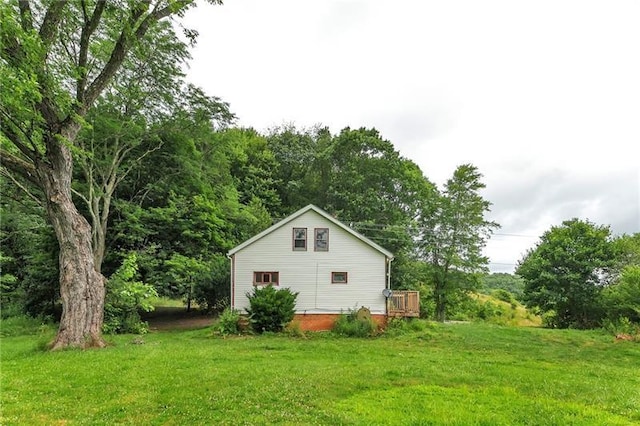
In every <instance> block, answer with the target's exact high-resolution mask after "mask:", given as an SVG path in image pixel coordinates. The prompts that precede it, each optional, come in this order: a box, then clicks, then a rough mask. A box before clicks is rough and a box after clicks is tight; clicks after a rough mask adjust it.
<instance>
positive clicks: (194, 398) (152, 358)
mask: <svg viewBox="0 0 640 426" xmlns="http://www.w3.org/2000/svg"><path fill="white" fill-rule="evenodd" d="M52 336H53V332H52V331H51V332H48V333H47V334H46V335H33V336H19V337H5V338H3V339H2V358H1V359H0V362H1V363H2V364H1V367H2V392H0V404H1V405H2V415H1V416H2V419H1V421H0V422H1V423H2V424H6V425H32V424H33V425H37V424H58V423H64V422H67V423H70V424H119V425H124V424H220V425H225V424H227V425H228V424H232V423H239V422H238V419H241V421H240V423H243V422H244V423H247V424H300V425H310V424H320V425H347V424H348V425H372V424H390V423H395V424H407V425H409V424H414V425H418V424H425V425H426V424H432V425H453V424H458V425H474V424H475V425H479V424H491V425H530V424H532V423H536V422H537V423H542V424H557V425H565V424H566V425H605V424H606V425H632V424H637V423H638V422H640V413H639V412H638V403H637V402H638V401H637V397H638V374H637V372H638V370H639V369H640V345H638V344H636V343H631V342H624V341H620V342H616V343H614V340H613V337H612V336H611V335H609V334H608V333H603V332H602V331H600V330H593V331H577V330H548V329H541V328H531V327H499V326H493V325H487V324H456V325H453V324H447V325H445V324H439V323H428V326H427V328H426V330H424V331H415V332H407V333H406V334H404V335H402V336H393V337H388V338H387V337H382V338H378V339H344V338H341V337H336V336H334V335H333V334H332V333H309V335H308V338H307V339H304V340H301V339H293V338H290V337H288V336H284V335H281V334H279V335H273V334H271V335H269V334H265V335H260V336H251V337H247V338H242V339H222V338H219V337H215V336H212V335H211V331H210V329H201V330H195V331H193V330H192V331H172V332H162V333H155V332H152V333H149V334H147V335H146V336H145V337H144V340H145V342H146V343H145V344H144V345H132V344H131V340H132V337H131V336H109V337H108V339H109V340H110V342H111V343H112V345H111V346H110V347H109V350H107V351H84V352H82V353H79V352H77V351H63V352H59V353H56V354H54V355H51V354H49V355H46V356H45V355H43V353H42V351H41V349H40V348H39V345H40V342H42V341H46V340H47V339H50V338H51V337H52ZM61 366H64V367H65V369H64V370H62V369H61ZM168 369H169V370H170V371H171V372H173V373H174V376H176V375H178V373H179V377H180V385H179V386H177V385H176V380H173V379H170V378H168ZM204 377H206V378H208V380H203V378H204ZM174 378H175V377H174ZM62 380H64V382H62ZM213 382H215V386H214V385H213V384H212V383H213ZM43 394H46V395H47V397H46V398H43V397H42V395H43ZM123 401H126V404H123ZM390 413H393V416H392V417H390Z"/></svg>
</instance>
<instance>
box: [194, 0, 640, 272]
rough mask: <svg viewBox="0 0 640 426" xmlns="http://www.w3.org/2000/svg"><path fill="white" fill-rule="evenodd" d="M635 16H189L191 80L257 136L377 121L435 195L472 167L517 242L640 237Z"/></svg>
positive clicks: (546, 9)
mask: <svg viewBox="0 0 640 426" xmlns="http://www.w3.org/2000/svg"><path fill="white" fill-rule="evenodd" d="M639 19H640V2H636V1H633V0H628V1H616V2H608V1H604V0H598V1H582V0H571V1H569V0H560V1H550V0H547V1H538V2H514V1H507V0H503V1H485V2H477V1H471V0H465V1H463V0H457V1H456V0H453V1H447V2H440V1H422V2H417V1H413V0H398V1H394V2H388V1H381V0H370V1H364V0H362V1H340V0H322V1H320V0H315V1H311V0H310V1H305V2H300V1H294V0H286V1H285V0H273V1H269V2H264V1H257V0H245V1H242V2H237V1H236V2H231V1H229V2H227V3H226V4H225V5H224V6H215V7H211V6H201V7H199V8H197V9H195V11H193V12H191V13H189V15H188V17H187V26H190V27H194V28H196V29H198V30H199V31H200V39H199V44H198V47H197V49H196V50H195V51H194V52H193V56H194V61H193V62H192V64H191V70H190V72H189V77H190V79H191V81H192V82H194V83H195V84H197V85H199V86H202V87H203V88H205V90H206V91H207V92H208V93H209V94H211V95H216V96H220V97H221V98H222V99H224V100H225V101H227V102H230V104H231V108H232V110H233V111H234V112H235V113H236V114H237V115H238V116H239V117H240V122H241V124H243V125H249V126H253V127H255V128H257V129H266V128H268V127H271V126H273V125H278V124H281V123H283V122H294V123H296V124H297V125H299V126H311V125H314V124H317V123H321V124H323V125H327V126H329V127H330V128H331V129H332V130H333V131H334V132H338V131H339V130H340V129H341V128H343V127H346V126H350V127H361V126H367V127H376V128H377V129H378V130H380V132H381V133H382V136H383V137H385V138H386V139H389V140H390V141H391V142H393V143H394V145H395V146H396V147H397V148H398V149H399V150H400V152H401V153H402V154H403V155H404V156H406V157H408V158H410V159H412V160H414V161H415V162H416V163H418V164H419V165H420V167H421V168H422V169H423V171H424V173H425V174H426V175H427V177H429V178H430V179H431V180H432V181H434V182H436V183H437V184H439V185H442V184H443V183H444V181H445V180H446V179H447V178H448V177H450V176H451V174H452V173H453V171H454V169H455V167H456V166H457V165H460V164H463V163H473V164H474V165H476V166H477V167H478V168H479V169H480V171H481V172H482V173H483V174H484V176H485V182H486V184H487V190H486V196H487V197H488V198H489V199H490V200H491V201H492V202H493V203H494V206H493V207H494V211H493V212H492V215H493V216H494V217H495V218H498V219H500V220H502V221H503V222H504V223H503V225H504V227H503V231H504V232H505V233H510V234H518V235H520V234H522V235H534V236H538V235H540V234H541V233H542V232H544V231H545V230H546V229H548V227H549V226H551V225H557V224H560V223H561V222H562V220H565V219H570V218H572V217H581V218H588V219H590V220H592V221H594V222H596V223H598V224H607V225H609V224H610V225H612V229H613V230H614V232H627V233H629V232H638V231H640V195H639V188H640V171H639V166H638V163H639V162H638V160H637V155H636V154H635V152H636V150H637V146H638V145H639V144H640V125H638V117H640V79H639V78H638V75H640V56H639V55H638V54H637V41H638V40H640V26H639V25H637V22H638V21H639ZM634 176H637V178H634ZM505 229H507V231H508V232H507V231H505ZM533 239H534V241H535V238H533ZM525 240H526V241H525ZM531 244H532V243H531V241H529V240H527V238H525V237H508V236H503V237H501V241H500V242H499V238H498V237H497V236H496V237H494V240H493V241H492V242H490V244H489V246H488V248H487V253H488V254H489V255H490V256H491V259H492V262H495V263H506V264H513V263H515V262H516V260H517V259H519V258H520V257H521V254H522V253H523V252H524V251H525V250H526V249H527V248H529V247H531Z"/></svg>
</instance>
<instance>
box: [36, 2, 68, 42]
mask: <svg viewBox="0 0 640 426" xmlns="http://www.w3.org/2000/svg"><path fill="white" fill-rule="evenodd" d="M66 6H67V0H56V1H53V2H51V5H50V6H49V9H47V12H46V14H45V15H44V19H43V21H42V25H41V26H40V40H41V41H42V46H43V47H44V49H45V50H46V51H48V50H49V46H51V43H53V41H54V40H55V38H56V33H57V30H58V24H59V23H60V21H61V20H62V15H63V13H62V12H63V10H64V8H65V7H66Z"/></svg>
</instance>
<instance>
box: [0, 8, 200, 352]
mask: <svg viewBox="0 0 640 426" xmlns="http://www.w3.org/2000/svg"><path fill="white" fill-rule="evenodd" d="M192 4H193V2H192V1H189V0H185V1H172V0H158V1H129V2H124V3H121V4H114V3H111V2H107V1H100V0H95V1H80V0H78V1H53V2H45V1H28V0H23V1H12V2H9V3H2V4H0V40H1V43H2V49H0V62H1V65H2V66H1V67H0V86H1V87H2V88H3V90H2V91H1V92H0V115H1V117H2V119H1V120H0V131H1V134H2V139H1V140H0V142H2V147H1V148H0V158H1V160H2V166H3V167H4V168H6V170H8V171H10V172H11V173H12V175H13V176H15V178H16V180H17V179H21V180H23V181H25V182H28V183H29V184H30V185H32V186H33V187H35V188H37V189H38V190H39V191H40V192H41V195H40V196H39V198H40V200H41V202H42V204H43V205H44V207H45V209H46V212H47V217H48V219H49V222H50V223H51V224H52V226H53V228H54V231H55V234H56V239H57V240H58V243H59V247H60V252H59V253H60V254H59V265H60V295H61V299H62V305H63V312H62V318H61V321H60V328H59V330H58V334H57V336H56V338H55V340H54V342H53V343H52V348H53V349H58V348H64V347H68V346H78V347H87V346H99V347H101V346H104V345H105V343H104V340H103V338H102V323H103V307H104V295H105V278H104V276H103V275H102V274H101V273H100V272H98V270H97V268H96V265H95V261H94V259H93V248H92V238H91V227H90V225H89V224H88V222H87V220H86V219H85V218H84V217H83V215H82V214H81V213H80V212H79V211H78V209H77V208H76V205H75V204H74V202H73V199H72V193H71V181H72V172H73V157H74V155H76V152H77V144H76V140H77V136H78V133H79V131H80V129H81V127H82V124H83V118H84V117H85V116H86V115H87V113H88V112H89V110H90V109H91V107H92V106H93V104H94V103H95V102H96V100H97V99H98V98H99V97H100V96H101V95H102V94H104V93H105V91H106V90H107V89H108V87H109V85H110V83H111V82H112V81H113V79H114V77H115V76H116V74H117V73H118V72H119V71H120V70H121V69H122V67H123V63H124V61H125V58H127V56H128V55H129V53H130V52H131V50H132V49H133V48H134V46H136V45H138V44H139V43H141V42H145V37H146V35H147V33H148V32H149V30H150V29H152V28H154V27H156V26H157V24H158V22H160V21H162V20H165V19H166V18H167V17H169V16H171V15H176V14H178V15H179V14H181V13H183V12H184V11H185V9H186V8H188V7H189V6H191V5H192Z"/></svg>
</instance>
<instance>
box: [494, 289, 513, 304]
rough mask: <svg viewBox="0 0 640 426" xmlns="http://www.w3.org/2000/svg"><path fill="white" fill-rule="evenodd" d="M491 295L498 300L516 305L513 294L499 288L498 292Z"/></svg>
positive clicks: (495, 291)
mask: <svg viewBox="0 0 640 426" xmlns="http://www.w3.org/2000/svg"><path fill="white" fill-rule="evenodd" d="M491 295H492V296H493V297H495V298H496V299H498V300H502V301H503V302H507V303H509V304H512V305H513V304H514V303H515V298H514V297H513V294H511V293H509V292H508V291H507V290H503V289H501V288H499V289H497V290H493V291H492V292H491Z"/></svg>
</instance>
